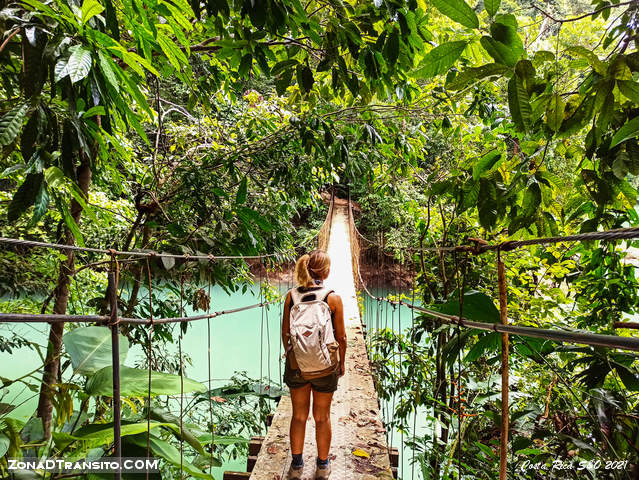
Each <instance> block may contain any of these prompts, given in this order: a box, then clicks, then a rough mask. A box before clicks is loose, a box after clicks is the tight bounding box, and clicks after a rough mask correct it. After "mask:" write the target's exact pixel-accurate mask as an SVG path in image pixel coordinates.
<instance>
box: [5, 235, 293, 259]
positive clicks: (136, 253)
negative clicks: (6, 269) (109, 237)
mask: <svg viewBox="0 0 639 480" xmlns="http://www.w3.org/2000/svg"><path fill="white" fill-rule="evenodd" d="M0 244H7V245H16V246H24V247H41V248H52V249H55V250H74V251H80V252H87V253H102V254H105V255H115V256H129V257H157V258H172V259H176V260H177V259H181V260H186V261H195V260H258V259H260V258H264V257H278V256H282V255H285V254H286V253H287V252H281V253H264V254H262V255H213V254H210V255H200V254H193V255H190V254H177V253H166V252H155V251H142V250H133V251H120V250H116V249H105V248H94V247H81V246H79V245H63V244H60V243H50V242H39V241H35V240H25V239H21V238H7V237H0Z"/></svg>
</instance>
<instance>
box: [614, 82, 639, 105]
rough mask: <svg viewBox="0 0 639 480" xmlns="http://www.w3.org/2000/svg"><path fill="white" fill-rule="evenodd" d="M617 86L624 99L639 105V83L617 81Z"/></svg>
mask: <svg viewBox="0 0 639 480" xmlns="http://www.w3.org/2000/svg"><path fill="white" fill-rule="evenodd" d="M617 86H618V87H619V91H620V92H621V93H622V94H623V96H624V97H626V98H628V99H629V100H632V101H633V102H635V103H636V104H638V105H639V83H637V82H633V81H632V80H617Z"/></svg>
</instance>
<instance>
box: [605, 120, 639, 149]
mask: <svg viewBox="0 0 639 480" xmlns="http://www.w3.org/2000/svg"><path fill="white" fill-rule="evenodd" d="M637 135H639V117H635V118H633V119H632V120H630V121H629V122H627V123H626V124H625V125H624V126H623V127H621V128H620V129H619V130H618V131H617V133H615V135H614V136H613V137H612V140H611V141H610V148H613V147H616V146H617V145H619V144H620V143H621V142H625V141H626V140H630V139H631V138H634V137H636V136H637Z"/></svg>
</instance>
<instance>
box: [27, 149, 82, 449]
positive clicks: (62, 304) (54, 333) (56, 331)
mask: <svg viewBox="0 0 639 480" xmlns="http://www.w3.org/2000/svg"><path fill="white" fill-rule="evenodd" d="M77 175H78V186H79V187H80V190H81V191H82V193H83V194H84V195H85V197H86V196H87V195H88V192H89V185H90V184H91V165H90V163H89V158H88V157H87V155H82V163H81V164H80V166H79V167H78V169H77ZM70 213H71V216H72V217H73V220H75V222H76V223H78V221H79V220H80V216H81V215H82V206H81V205H80V204H79V203H78V202H77V201H75V199H74V200H72V201H71V212H70ZM63 241H64V244H65V245H73V244H74V243H75V238H74V237H73V234H72V233H71V231H70V230H69V229H68V228H65V229H64V239H63ZM64 254H65V255H66V259H65V260H63V261H62V262H60V273H59V275H58V283H57V286H56V288H55V300H54V303H53V313H56V314H65V313H66V312H67V304H68V303H69V286H70V284H71V273H72V272H73V269H74V265H75V254H74V251H73V250H65V251H64ZM63 333H64V323H52V324H51V328H50V330H49V342H48V345H47V356H46V359H45V361H44V373H43V375H42V385H41V386H40V399H39V401H38V412H37V413H38V417H40V418H41V419H42V426H43V429H44V438H45V439H49V438H50V437H51V423H52V419H53V402H52V401H51V399H52V396H53V395H54V394H55V388H54V385H55V384H56V383H57V382H58V373H59V370H60V355H61V352H62V335H63Z"/></svg>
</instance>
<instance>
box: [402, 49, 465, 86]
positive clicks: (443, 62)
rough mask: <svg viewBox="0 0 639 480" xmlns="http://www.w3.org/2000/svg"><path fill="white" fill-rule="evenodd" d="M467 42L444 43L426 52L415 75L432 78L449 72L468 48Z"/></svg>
mask: <svg viewBox="0 0 639 480" xmlns="http://www.w3.org/2000/svg"><path fill="white" fill-rule="evenodd" d="M466 45H467V42H465V41H457V42H448V43H443V44H441V45H439V46H437V47H435V48H433V49H432V50H431V51H430V52H428V53H427V54H426V56H425V57H424V60H422V63H421V65H420V66H419V67H417V69H416V70H415V71H414V72H413V75H414V76H415V77H417V78H424V79H425V78H431V77H434V76H436V75H441V74H442V73H444V72H447V71H448V70H449V69H450V67H452V66H453V64H454V63H455V62H456V61H457V59H458V58H459V56H460V55H461V54H462V52H463V51H464V49H465V48H466Z"/></svg>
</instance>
